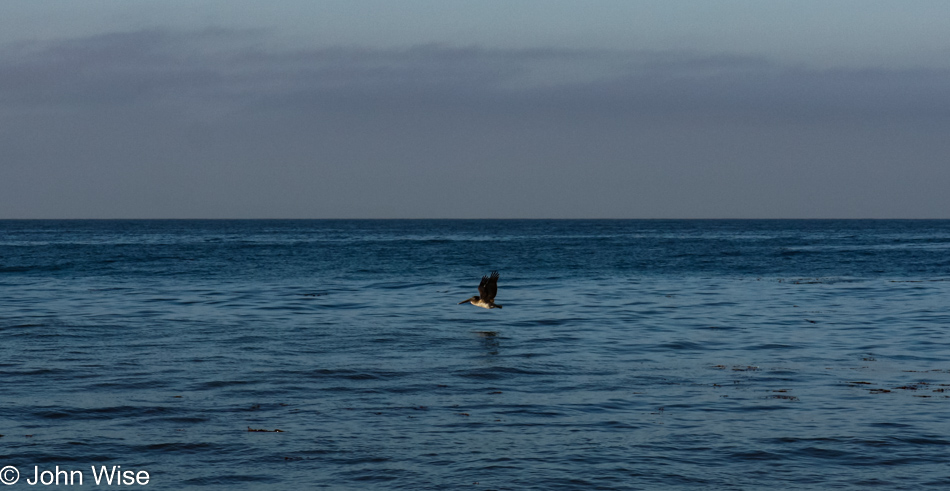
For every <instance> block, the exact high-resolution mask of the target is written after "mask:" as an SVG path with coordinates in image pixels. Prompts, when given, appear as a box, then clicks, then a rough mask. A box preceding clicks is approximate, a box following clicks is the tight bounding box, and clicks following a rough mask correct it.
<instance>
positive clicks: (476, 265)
mask: <svg viewBox="0 0 950 491" xmlns="http://www.w3.org/2000/svg"><path fill="white" fill-rule="evenodd" d="M492 270H498V271H499V272H500V274H501V279H500V281H499V291H498V297H497V298H496V302H497V303H499V304H501V305H503V306H504V308H503V309H501V310H498V309H494V310H486V309H480V308H476V307H473V306H471V305H457V302H460V301H462V300H464V299H466V298H468V297H469V296H471V295H474V294H476V287H477V285H478V281H479V279H480V278H481V276H482V275H485V274H488V273H489V272H490V271H492ZM948 330H950V221H835V220H822V221H786V220H782V221H768V220H751V221H729V220H722V221H719V220H713V221H705V220H703V221H690V220H681V221H662V220H603V221H596V220H595V221H557V220H555V221H545V220H527V221H521V220H501V221H495V220H472V221H453V220H419V221H415V220H393V221H386V220H383V221H373V220H357V221H348V220H327V221H321V220H316V221H278V220H273V221H271V220H267V221H0V336H2V344H0V384H2V386H0V390H2V392H0V394H2V395H0V434H2V435H3V436H2V437H0V467H5V466H12V467H14V468H16V469H17V470H18V472H19V474H20V480H19V482H17V483H16V484H14V485H13V488H14V489H15V488H16V487H20V488H25V487H30V486H29V484H28V483H27V482H26V481H27V480H32V479H33V476H34V475H35V472H36V469H37V468H38V469H39V471H40V472H42V471H43V470H47V469H50V470H53V471H55V468H56V466H58V467H59V468H60V469H65V470H80V471H81V473H82V474H83V475H82V477H83V479H84V482H83V487H94V485H93V481H92V479H93V472H92V467H93V466H95V467H96V468H97V469H98V468H99V466H103V465H104V466H107V467H109V468H111V466H121V470H133V471H136V472H138V471H141V470H145V471H147V472H148V475H149V482H148V484H147V485H146V486H144V487H146V488H148V489H208V490H211V489H221V490H225V489H228V490H230V489H411V490H425V489H473V490H487V489H499V490H500V489H537V490H552V489H664V488H670V489H694V488H695V489H764V488H781V489H867V488H871V487H877V488H882V489H921V488H926V487H935V488H945V487H947V486H950V422H948V418H947V415H948V414H950V332H948ZM278 429H279V430H281V431H279V432H278V431H273V430H278ZM249 430H267V431H249ZM10 472H11V471H9V470H6V469H5V470H4V473H3V474H2V475H0V478H4V479H7V478H9V477H10V476H12V474H10ZM52 475H53V474H49V476H52ZM61 484H62V485H64V486H65V481H62V482H61ZM76 486H78V485H77V484H76V483H75V482H74V483H73V487H76ZM107 487H108V486H107Z"/></svg>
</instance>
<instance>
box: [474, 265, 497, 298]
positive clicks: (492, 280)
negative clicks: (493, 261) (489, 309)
mask: <svg viewBox="0 0 950 491" xmlns="http://www.w3.org/2000/svg"><path fill="white" fill-rule="evenodd" d="M498 276H499V275H498V271H492V272H491V276H490V277H488V278H486V277H484V276H482V282H481V283H480V284H479V285H478V292H479V293H481V294H482V295H483V296H482V298H484V299H486V300H488V301H489V302H491V301H494V300H495V295H496V294H497V293H498ZM482 285H485V287H484V291H482Z"/></svg>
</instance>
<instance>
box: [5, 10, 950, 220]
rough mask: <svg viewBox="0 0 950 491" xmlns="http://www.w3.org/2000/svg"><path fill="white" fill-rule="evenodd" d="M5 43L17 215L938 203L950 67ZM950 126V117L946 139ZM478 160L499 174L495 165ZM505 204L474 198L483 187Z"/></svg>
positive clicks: (655, 212)
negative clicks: (826, 66)
mask: <svg viewBox="0 0 950 491" xmlns="http://www.w3.org/2000/svg"><path fill="white" fill-rule="evenodd" d="M266 40H267V35H266V33H264V32H261V31H234V30H220V29H219V30H207V31H194V32H190V31H189V32H176V31H163V30H151V31H142V32H130V33H117V34H109V35H102V36H95V37H90V38H83V39H66V40H60V41H55V42H43V43H21V44H18V45H15V46H6V47H3V48H2V49H0V144H2V146H3V148H4V149H5V153H6V155H7V156H6V160H7V162H6V163H5V164H4V165H3V168H2V169H0V181H2V182H0V191H2V192H0V210H3V211H0V214H3V215H4V216H8V217H15V216H53V217H56V216H72V215H78V216H146V217H152V216H188V217H191V216H211V217H219V216H247V217H259V216H292V217H306V216H312V217H324V216H341V217H351V216H366V217H388V216H392V217H402V216H406V217H416V216H436V217H441V216H450V217H452V216H458V217H469V216H488V217H558V216H563V217H587V216H610V217H623V216H630V217H641V216H646V217H650V216H657V217H666V216H673V217H676V216H679V217H692V216H704V217H705V216H724V217H732V216H738V217H750V216H802V217H809V216H934V215H935V214H936V215H941V216H942V214H944V213H945V212H944V210H946V209H948V208H947V207H946V205H947V204H948V202H947V198H944V197H943V192H942V190H941V189H939V187H938V186H937V185H935V184H934V183H935V182H947V180H946V179H947V177H950V175H948V171H947V170H946V168H948V167H950V166H946V165H945V158H944V156H945V155H947V154H948V153H947V150H950V148H948V144H947V143H945V142H944V140H945V135H946V134H947V132H946V130H947V129H950V128H948V127H950V71H948V70H945V69H927V68H920V69H915V70H907V69H893V70H890V69H886V68H875V69H867V70H853V69H822V70H818V69H812V68H809V67H804V66H788V65H782V64H779V63H775V62H771V61H769V60H767V59H763V58H756V57H748V56H739V55H730V54H719V55H706V54H700V53H690V52H647V51H609V50H568V49H556V48H550V49H519V50H502V49H486V48H480V47H452V46H444V45H422V46H416V47H412V48H408V49H399V50H381V49H368V48H356V47H331V48H320V49H298V50H289V49H283V50H281V49H275V48H269V47H267V43H266ZM941 135H943V136H941ZM476 170H478V171H480V172H482V173H483V174H482V175H476ZM486 192H487V193H489V194H490V196H491V197H492V199H491V200H489V202H492V203H494V205H489V206H486V207H482V208H479V209H473V207H472V206H471V204H472V203H479V202H485V198H484V197H483V196H482V195H483V193H486Z"/></svg>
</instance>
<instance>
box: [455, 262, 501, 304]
mask: <svg viewBox="0 0 950 491" xmlns="http://www.w3.org/2000/svg"><path fill="white" fill-rule="evenodd" d="M496 293H498V271H492V272H491V275H490V276H482V281H481V282H480V283H479V284H478V295H475V296H474V297H472V298H470V299H468V300H463V301H461V302H459V305H462V304H463V303H466V302H471V303H472V305H474V306H476V307H482V308H485V309H500V308H501V305H497V304H496V303H495V294H496Z"/></svg>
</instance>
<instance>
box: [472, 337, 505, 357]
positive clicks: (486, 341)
mask: <svg viewBox="0 0 950 491" xmlns="http://www.w3.org/2000/svg"><path fill="white" fill-rule="evenodd" d="M475 334H477V335H478V337H479V338H481V340H482V346H483V347H484V348H485V351H487V352H488V354H489V355H497V354H498V348H499V347H501V344H500V343H499V341H498V331H475Z"/></svg>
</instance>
